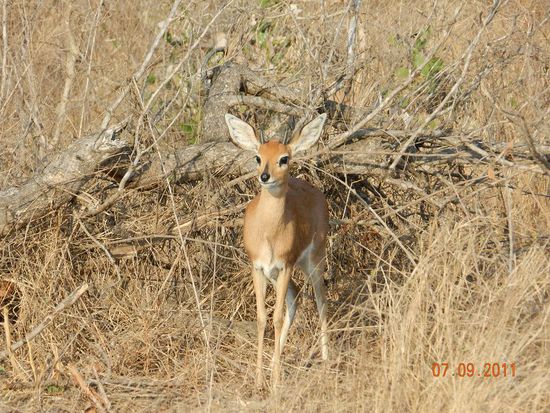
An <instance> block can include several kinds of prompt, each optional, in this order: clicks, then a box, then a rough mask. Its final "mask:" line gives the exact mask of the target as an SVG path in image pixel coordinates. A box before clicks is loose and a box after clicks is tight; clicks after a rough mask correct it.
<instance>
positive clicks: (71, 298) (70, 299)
mask: <svg viewBox="0 0 550 413" xmlns="http://www.w3.org/2000/svg"><path fill="white" fill-rule="evenodd" d="M87 290H88V284H87V283H84V284H82V285H81V286H80V287H78V288H77V289H76V290H74V291H73V292H72V293H71V294H69V295H68V296H67V297H65V298H64V299H63V301H61V302H60V303H59V304H58V305H57V306H56V307H55V308H54V309H53V311H52V312H51V313H50V314H48V315H47V316H46V317H45V318H44V320H42V322H41V323H40V324H38V325H37V326H36V327H34V328H33V329H32V330H31V332H30V333H29V334H27V335H26V336H25V337H23V338H22V339H21V340H19V341H16V342H15V343H13V344H12V345H11V346H10V347H9V348H8V349H7V350H5V351H2V352H0V360H3V359H4V358H6V357H7V356H8V355H9V354H10V352H12V351H15V350H17V349H18V348H19V347H21V346H23V345H24V344H25V343H27V342H29V341H31V340H32V339H34V338H35V337H36V336H38V335H39V334H40V333H41V332H42V330H44V329H45V328H46V327H48V326H49V325H50V324H51V322H52V321H53V319H54V318H55V316H56V315H57V314H59V313H60V312H61V311H63V310H65V309H66V308H67V307H70V306H71V305H73V304H74V303H75V302H76V300H78V299H79V298H80V296H81V295H82V294H84V293H85V292H86V291H87Z"/></svg>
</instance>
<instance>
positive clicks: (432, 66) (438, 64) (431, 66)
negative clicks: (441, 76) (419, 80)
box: [421, 57, 443, 77]
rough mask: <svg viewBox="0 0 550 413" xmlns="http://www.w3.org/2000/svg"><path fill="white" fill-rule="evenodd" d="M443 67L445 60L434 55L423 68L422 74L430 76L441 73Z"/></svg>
mask: <svg viewBox="0 0 550 413" xmlns="http://www.w3.org/2000/svg"><path fill="white" fill-rule="evenodd" d="M441 69H443V60H441V59H440V58H439V57H432V58H431V59H430V61H429V62H428V63H426V66H424V67H423V68H422V71H421V73H422V76H424V77H429V76H433V75H435V74H437V73H439V72H440V71H441Z"/></svg>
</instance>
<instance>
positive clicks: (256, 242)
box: [225, 114, 328, 390]
mask: <svg viewBox="0 0 550 413" xmlns="http://www.w3.org/2000/svg"><path fill="white" fill-rule="evenodd" d="M325 120H326V114H323V115H321V116H318V117H317V118H315V119H314V120H313V121H311V122H310V123H308V124H307V125H305V126H304V128H303V129H302V131H301V132H300V133H299V134H297V135H296V136H295V137H293V138H292V139H291V140H290V142H288V143H282V142H280V141H278V140H270V141H269V142H265V143H264V142H260V140H258V138H257V136H256V134H255V132H254V129H253V128H252V126H250V125H249V124H248V123H246V122H244V121H242V120H240V119H239V118H237V117H235V116H233V115H230V114H226V115H225V121H226V123H227V126H228V127H229V133H230V135H231V138H232V139H233V141H234V142H235V144H237V146H239V147H240V148H242V149H245V150H248V151H253V152H254V153H255V154H256V162H257V163H258V180H259V181H260V185H261V187H262V190H261V192H260V194H259V195H257V196H256V197H255V198H254V199H253V200H252V201H251V202H250V203H249V204H248V206H247V208H246V212H245V218H244V246H245V249H246V252H247V254H248V256H249V257H250V260H251V261H252V279H253V281H254V290H255V292H256V310H257V317H258V358H257V364H256V384H257V386H261V385H262V381H263V375H262V355H263V344H264V331H265V325H266V318H267V317H266V309H265V292H266V285H267V281H269V282H271V284H273V286H274V287H275V290H276V294H277V299H276V302H275V309H274V311H273V325H274V327H275V351H274V353H273V359H272V374H271V380H272V390H276V388H277V384H278V382H279V376H280V357H281V352H282V351H283V347H284V345H285V342H286V338H287V335H288V329H289V328H290V326H291V324H292V321H293V320H294V315H295V314H296V296H297V293H298V291H297V289H296V285H295V284H294V283H293V282H292V280H291V275H292V271H293V268H294V265H295V264H297V265H298V266H299V267H300V268H301V269H302V271H304V273H305V274H306V275H307V276H309V278H310V279H311V282H312V284H313V290H314V292H315V301H316V304H317V310H318V311H319V317H320V319H321V356H322V358H323V359H324V360H326V359H327V358H328V339H327V300H326V290H325V284H324V281H323V272H324V270H325V241H326V237H327V232H328V209H327V203H326V200H325V197H324V195H323V193H322V192H321V191H319V190H318V189H316V188H314V187H312V186H311V185H310V184H308V183H307V182H305V181H302V180H300V179H296V178H293V177H291V176H289V173H288V172H289V166H290V160H291V158H292V156H294V155H295V154H297V153H298V152H300V151H303V150H305V149H308V148H310V147H311V146H312V145H314V144H315V142H317V140H318V139H319V136H321V131H322V129H323V124H324V123H325ZM285 301H286V314H285V316H284V318H283V306H284V304H285Z"/></svg>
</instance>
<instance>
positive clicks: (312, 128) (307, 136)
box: [288, 113, 327, 154]
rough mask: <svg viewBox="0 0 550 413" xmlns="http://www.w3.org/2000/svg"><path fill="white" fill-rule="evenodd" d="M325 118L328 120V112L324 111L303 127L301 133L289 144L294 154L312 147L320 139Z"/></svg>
mask: <svg viewBox="0 0 550 413" xmlns="http://www.w3.org/2000/svg"><path fill="white" fill-rule="evenodd" d="M325 120H327V114H326V113H323V114H322V115H319V116H317V117H316V118H315V119H313V120H312V121H311V122H309V123H308V124H307V125H305V126H304V127H303V128H302V131H301V132H300V134H299V135H298V136H296V137H295V138H294V139H292V140H291V141H290V143H289V144H288V146H290V150H291V151H292V153H293V154H295V153H297V152H301V151H305V150H306V149H308V148H311V147H312V146H313V145H314V144H315V142H317V141H318V140H319V137H320V136H321V132H322V131H323V125H324V124H325Z"/></svg>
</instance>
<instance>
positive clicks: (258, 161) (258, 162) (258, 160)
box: [256, 155, 262, 165]
mask: <svg viewBox="0 0 550 413" xmlns="http://www.w3.org/2000/svg"><path fill="white" fill-rule="evenodd" d="M261 162H262V160H261V159H260V157H259V156H258V155H256V163H257V164H258V165H259V164H260V163H261Z"/></svg>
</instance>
